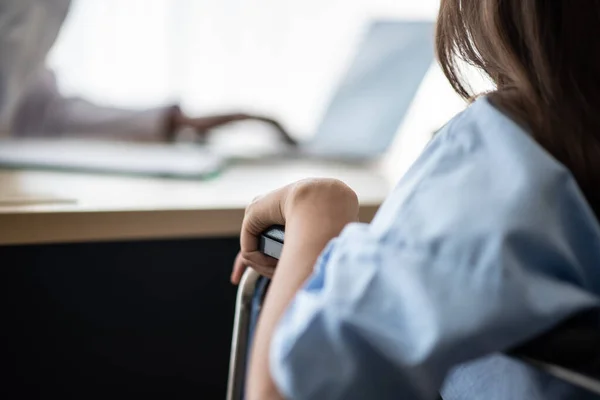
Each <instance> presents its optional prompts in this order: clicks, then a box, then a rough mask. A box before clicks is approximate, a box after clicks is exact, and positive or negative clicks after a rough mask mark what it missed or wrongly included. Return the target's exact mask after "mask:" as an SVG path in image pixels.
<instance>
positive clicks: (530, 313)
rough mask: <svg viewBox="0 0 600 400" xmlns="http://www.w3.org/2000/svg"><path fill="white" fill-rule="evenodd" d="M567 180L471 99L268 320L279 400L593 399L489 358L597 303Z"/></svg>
mask: <svg viewBox="0 0 600 400" xmlns="http://www.w3.org/2000/svg"><path fill="white" fill-rule="evenodd" d="M599 228H600V227H599V225H598V223H597V222H596V219H595V217H594V214H593V213H592V210H591V208H590V207H589V206H588V204H587V203H586V201H585V199H584V197H583V195H582V193H581V191H580V190H579V188H578V186H577V183H576V182H575V180H574V178H573V177H572V176H571V174H570V172H569V171H568V170H567V169H565V167H564V166H562V165H561V164H560V163H558V162H557V161H556V160H555V159H553V158H552V157H551V156H550V155H549V154H548V153H547V152H546V151H545V150H543V149H542V148H541V147H540V146H539V145H538V144H537V143H536V142H534V141H533V140H532V139H531V138H530V136H528V134H527V133H526V132H525V131H524V130H523V129H522V128H521V127H520V126H518V125H517V124H515V123H514V122H513V121H512V120H511V119H509V118H507V117H506V116H505V115H504V114H502V113H501V112H499V111H498V110H497V109H496V108H494V107H493V106H492V105H491V104H490V102H489V101H488V100H487V99H486V98H481V99H479V100H478V101H476V102H475V103H474V104H473V105H471V106H470V107H469V108H468V109H467V110H466V111H464V112H463V113H462V114H460V115H459V116H457V117H456V118H454V119H453V120H452V121H451V122H450V123H449V124H448V125H447V126H446V127H445V128H444V129H442V130H441V131H440V132H439V133H438V134H437V135H436V137H435V138H434V140H433V141H432V142H431V143H430V144H429V146H428V147H427V148H426V150H425V151H424V153H423V154H422V156H421V157H420V158H419V160H418V161H417V162H416V163H415V165H414V166H413V167H412V168H411V170H410V171H409V172H408V173H407V174H406V175H405V177H404V178H403V179H402V180H401V182H400V183H399V184H398V186H397V187H396V188H395V190H394V191H393V193H391V195H390V196H389V198H388V199H387V201H386V202H385V204H384V205H383V206H382V208H381V209H380V211H379V213H378V214H377V216H376V217H375V219H374V221H373V222H372V223H371V224H370V225H365V224H353V225H350V226H349V227H347V228H346V229H345V230H344V232H343V233H342V234H341V235H340V237H338V238H336V239H334V240H333V241H332V242H331V243H330V244H329V245H328V247H327V248H326V250H325V251H324V253H323V254H322V255H321V257H320V259H319V261H318V263H317V265H316V268H315V272H314V273H313V275H312V277H311V278H310V280H309V281H308V283H307V284H306V286H305V287H304V288H303V289H302V290H301V291H300V292H299V293H298V294H297V296H296V297H295V299H294V301H293V302H292V304H291V306H290V307H289V309H288V310H287V312H286V314H285V316H284V317H283V319H282V321H281V322H280V324H279V326H278V328H277V330H276V332H275V336H274V339H273V342H272V346H271V352H270V359H271V373H272V375H273V377H274V379H275V382H276V384H277V386H278V387H279V388H280V390H281V392H282V393H283V394H284V395H285V396H286V398H289V399H327V400H335V399H377V400H382V399H419V400H420V399H435V398H437V396H438V393H439V392H440V391H441V392H442V396H443V398H444V400H459V399H464V400H468V399H484V400H496V399H498V400H499V399H502V400H521V399H522V400H536V399H544V400H547V399H550V400H554V399H588V398H596V397H594V396H592V395H589V394H586V393H584V392H582V391H579V390H578V389H576V388H574V387H572V386H570V385H568V384H566V383H562V382H559V381H558V380H555V379H553V378H551V377H549V376H546V375H544V374H542V373H540V372H537V371H535V370H534V369H532V368H530V367H528V366H525V365H523V364H521V363H519V362H517V361H513V360H512V359H509V358H508V357H505V356H503V355H501V354H499V353H500V352H501V351H503V350H506V349H508V348H509V347H511V346H513V345H515V344H516V343H519V342H521V341H523V340H525V339H528V338H532V337H534V336H535V335H537V334H538V333H540V332H542V331H544V330H547V329H548V328H550V327H552V326H553V325H555V324H556V323H557V322H559V321H561V320H562V319H564V318H565V317H567V316H569V315H571V314H573V313H575V312H577V311H579V310H583V309H585V308H588V307H590V306H594V305H597V304H598V303H599V297H598V296H599V295H600V229H599Z"/></svg>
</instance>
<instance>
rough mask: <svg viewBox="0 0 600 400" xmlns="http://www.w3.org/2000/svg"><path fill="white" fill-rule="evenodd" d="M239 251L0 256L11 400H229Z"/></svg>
mask: <svg viewBox="0 0 600 400" xmlns="http://www.w3.org/2000/svg"><path fill="white" fill-rule="evenodd" d="M238 249H239V242H238V239H237V238H230V239H210V240H178V241H144V242H123V243H97V244H96V243H91V244H70V245H44V246H22V247H19V246H17V247H0V265H1V267H0V287H1V290H0V293H1V295H0V296H1V300H2V301H1V303H0V304H1V305H0V311H1V315H2V323H1V329H0V332H1V333H0V335H1V338H2V344H1V345H0V346H1V350H0V351H1V354H0V363H2V367H3V368H2V369H3V371H4V372H3V373H2V384H0V391H6V392H7V393H4V394H2V393H0V398H5V399H12V398H24V397H25V395H30V396H32V397H31V398H44V399H46V398H63V399H93V398H111V399H121V398H123V399H125V398H127V399H132V398H145V399H149V398H160V399H164V398H169V399H212V398H215V399H223V398H224V396H225V388H226V379H227V369H228V362H229V348H230V340H231V329H232V322H233V310H234V302H235V288H234V287H233V286H232V285H231V284H230V283H229V274H230V271H231V264H232V262H233V259H234V257H235V255H236V253H237V250H238ZM9 393H13V394H12V395H10V394H9ZM15 394H16V395H15Z"/></svg>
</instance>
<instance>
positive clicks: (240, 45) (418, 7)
mask: <svg viewBox="0 0 600 400" xmlns="http://www.w3.org/2000/svg"><path fill="white" fill-rule="evenodd" d="M438 5H439V0H102V1H101V0H75V1H74V4H73V8H72V9H71V13H70V15H69V17H68V20H67V22H66V24H65V26H64V29H63V31H62V33H61V35H60V37H59V40H58V42H57V45H56V46H55V48H54V49H53V51H52V52H51V54H50V58H49V64H50V66H51V67H52V68H53V69H55V71H56V72H57V75H58V78H59V83H60V86H61V89H62V90H63V92H64V93H66V94H69V95H80V96H84V97H86V98H88V99H91V100H94V101H97V102H99V103H101V104H111V105H120V106H126V107H145V106H154V105H158V104H164V103H168V102H173V101H177V102H181V104H182V105H183V106H184V108H185V109H186V110H187V111H188V112H192V113H209V112H212V111H219V112H221V111H228V110H231V111H237V110H241V109H243V110H247V111H258V112H261V113H267V114H270V115H273V116H275V117H277V118H279V119H280V120H281V121H282V122H284V123H285V125H286V126H287V127H288V128H289V129H290V130H291V131H292V132H296V133H299V134H300V136H302V135H301V134H303V133H304V134H310V133H311V132H312V131H314V129H315V127H316V125H317V123H318V121H319V118H320V117H321V115H322V112H323V111H324V109H325V106H326V104H327V101H328V100H329V98H330V95H331V93H332V91H333V90H335V86H336V84H337V82H338V79H339V78H340V76H341V73H342V72H343V70H344V68H345V66H346V64H347V63H348V62H349V59H350V57H351V56H352V55H353V51H354V50H355V46H356V44H357V42H358V40H359V39H360V37H361V34H362V33H363V32H364V31H365V29H366V27H367V26H368V23H369V21H370V20H372V19H376V18H394V19H406V20H410V19H425V20H434V19H435V17H436V14H437V10H438ZM463 107H464V103H463V102H462V101H460V100H459V99H458V98H457V96H456V95H454V94H453V92H452V91H451V89H450V87H449V85H448V83H447V82H446V81H445V79H444V78H443V76H442V75H441V72H440V70H439V68H437V67H436V66H433V67H432V69H431V70H430V73H429V74H428V76H427V77H426V79H425V81H424V82H423V86H422V90H421V92H420V94H419V96H417V99H416V100H415V102H414V104H413V107H412V108H413V110H411V113H410V115H409V118H407V119H406V120H405V123H404V124H403V126H402V128H401V130H402V131H403V132H405V131H410V135H405V134H402V135H400V136H401V139H399V140H400V141H401V142H402V145H398V144H397V145H396V147H398V146H400V147H401V148H402V149H403V151H404V150H405V149H406V148H410V146H413V147H415V146H416V147H415V149H416V150H414V149H413V150H410V152H411V156H410V157H408V158H407V156H405V157H404V158H405V159H410V158H411V157H413V158H414V156H413V154H418V149H420V148H421V147H422V146H423V145H424V143H426V141H427V140H428V139H429V137H430V134H431V132H432V131H434V130H436V129H438V128H439V127H440V126H441V125H442V124H443V123H444V122H445V121H447V120H448V119H449V118H450V117H451V116H452V115H454V114H455V113H456V112H457V111H459V110H460V109H462V108H463ZM413 142H414V143H413ZM415 143H416V144H415Z"/></svg>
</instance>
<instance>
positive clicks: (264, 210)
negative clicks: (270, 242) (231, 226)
mask: <svg viewBox="0 0 600 400" xmlns="http://www.w3.org/2000/svg"><path fill="white" fill-rule="evenodd" d="M287 191H288V187H287V186H286V187H283V188H281V189H278V190H275V191H273V192H270V193H268V194H266V195H264V196H261V197H258V198H256V199H254V201H253V202H252V203H250V205H249V206H248V207H247V208H246V213H245V215H244V221H243V222H242V231H241V233H240V247H241V249H242V252H243V253H244V254H248V253H251V252H253V251H256V250H257V248H258V237H259V235H260V234H261V233H263V232H264V231H265V230H266V229H267V228H269V227H271V226H272V225H284V224H285V217H284V215H283V211H282V209H283V204H284V203H285V200H286V195H287Z"/></svg>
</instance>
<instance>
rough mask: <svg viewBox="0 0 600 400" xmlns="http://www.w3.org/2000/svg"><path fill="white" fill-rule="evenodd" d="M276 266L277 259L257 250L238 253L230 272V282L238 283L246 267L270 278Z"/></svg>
mask: <svg viewBox="0 0 600 400" xmlns="http://www.w3.org/2000/svg"><path fill="white" fill-rule="evenodd" d="M276 266H277V260H276V259H274V258H272V257H269V256H266V255H264V254H262V253H261V252H259V251H253V252H250V253H242V252H240V253H238V255H237V257H236V258H235V262H234V264H233V271H232V272H231V283H233V284H235V285H238V284H239V283H240V280H241V279H242V275H243V274H244V272H245V271H246V268H248V267H250V268H252V269H253V270H255V271H256V272H258V273H259V274H261V275H263V276H266V277H267V278H271V277H272V276H273V273H274V272H275V267H276Z"/></svg>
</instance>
